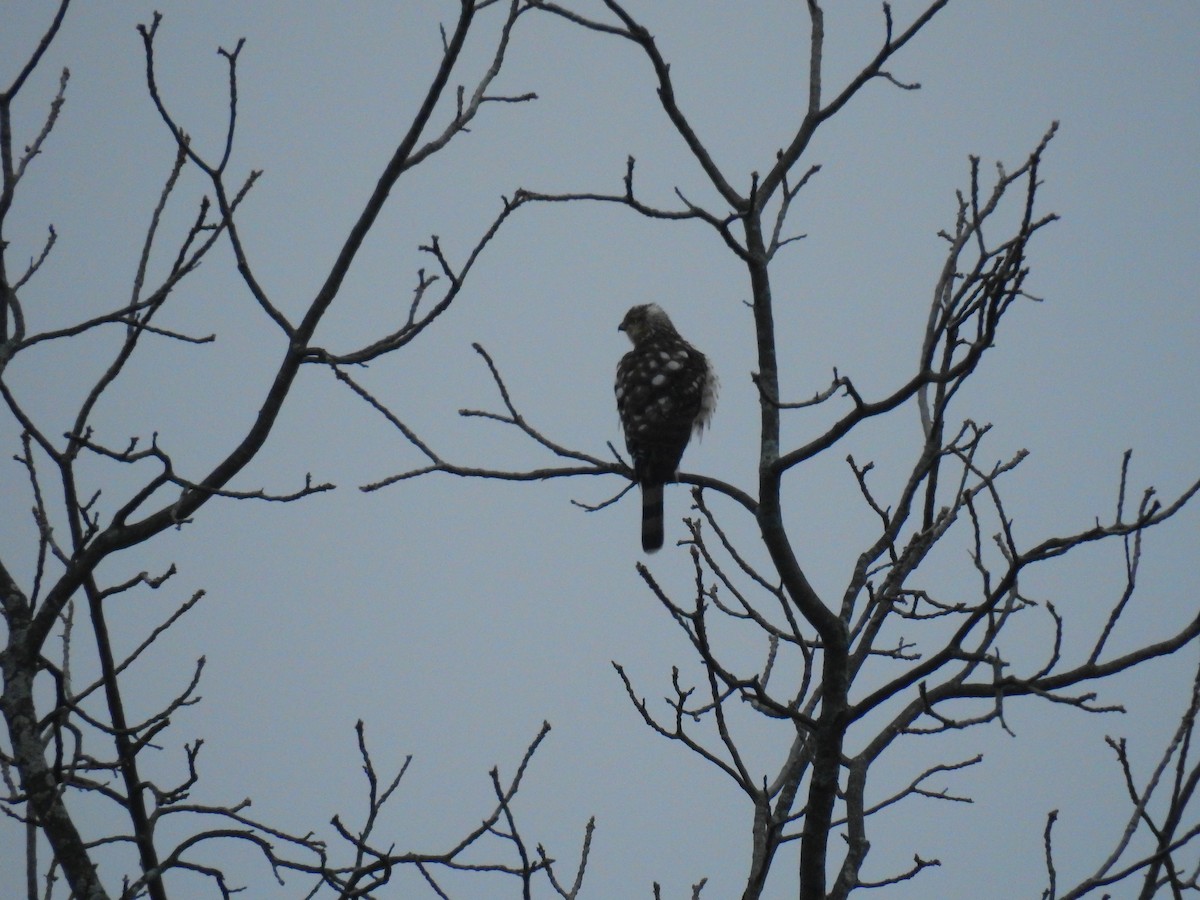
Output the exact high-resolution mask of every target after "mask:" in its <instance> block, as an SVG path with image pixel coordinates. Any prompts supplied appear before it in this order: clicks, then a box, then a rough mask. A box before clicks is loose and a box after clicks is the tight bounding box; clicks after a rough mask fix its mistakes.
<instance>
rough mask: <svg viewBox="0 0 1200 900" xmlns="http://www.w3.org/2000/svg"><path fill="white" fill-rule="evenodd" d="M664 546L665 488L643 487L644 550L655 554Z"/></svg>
mask: <svg viewBox="0 0 1200 900" xmlns="http://www.w3.org/2000/svg"><path fill="white" fill-rule="evenodd" d="M662 545H663V486H662V485H661V484H643V485H642V549H643V550H645V551H646V552H647V553H653V552H654V551H655V550H658V549H659V548H660V547H662Z"/></svg>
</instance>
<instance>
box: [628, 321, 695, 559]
mask: <svg viewBox="0 0 1200 900" xmlns="http://www.w3.org/2000/svg"><path fill="white" fill-rule="evenodd" d="M619 330H620V331H624V332H625V334H626V335H628V337H629V340H631V341H632V342H633V349H632V350H630V351H629V352H628V353H626V354H625V355H624V356H623V357H621V362H620V364H618V366H617V383H616V392H617V412H618V413H620V415H621V428H622V429H624V431H625V446H626V447H628V448H629V455H630V457H632V459H633V474H634V477H635V478H636V479H637V483H638V485H640V487H641V489H642V549H643V550H645V551H646V552H647V553H653V552H654V551H655V550H657V549H659V548H660V547H661V546H662V545H663V485H664V484H666V483H667V482H668V481H674V480H675V475H676V472H677V470H678V469H679V460H680V459H681V458H682V457H683V451H684V448H685V447H687V444H688V440H689V439H690V438H691V436H692V432H693V431H695V432H697V433H699V432H700V431H701V430H702V429H703V428H704V426H705V425H707V424H708V420H709V418H710V417H711V416H712V412H713V409H714V408H715V407H716V404H717V379H716V376H715V375H713V371H712V367H711V366H710V365H709V364H708V360H707V359H705V358H704V354H703V353H701V352H700V351H699V350H697V349H696V348H695V347H693V346H692V345H691V344H689V343H688V342H687V341H685V340H684V339H683V338H681V337H680V336H679V332H678V331H676V330H675V326H674V325H672V324H671V320H670V319H669V318H667V314H666V313H665V312H663V311H662V309H660V308H659V307H658V305H656V304H654V303H647V304H646V305H644V306H635V307H633V308H632V309H630V310H629V312H627V313H625V318H624V319H622V320H621V324H620V326H619Z"/></svg>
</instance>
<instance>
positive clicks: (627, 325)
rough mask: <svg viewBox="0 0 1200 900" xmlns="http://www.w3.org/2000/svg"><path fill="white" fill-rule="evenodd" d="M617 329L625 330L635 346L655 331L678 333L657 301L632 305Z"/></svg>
mask: <svg viewBox="0 0 1200 900" xmlns="http://www.w3.org/2000/svg"><path fill="white" fill-rule="evenodd" d="M617 330H618V331H623V332H625V334H627V335H628V336H629V340H631V341H633V344H634V346H637V345H638V344H640V343H641V342H642V341H644V340H645V339H646V338H648V337H650V336H651V335H652V334H655V333H659V334H661V333H664V332H665V333H667V334H676V333H677V332H676V331H675V326H674V325H672V324H671V320H670V318H669V317H668V316H667V314H666V313H665V312H663V310H662V307H661V306H659V305H658V304H657V303H644V304H642V305H641V306H634V307H630V310H629V312H627V313H625V318H623V319H622V320H621V324H620V325H618V326H617Z"/></svg>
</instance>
